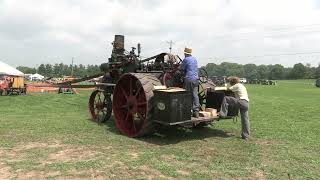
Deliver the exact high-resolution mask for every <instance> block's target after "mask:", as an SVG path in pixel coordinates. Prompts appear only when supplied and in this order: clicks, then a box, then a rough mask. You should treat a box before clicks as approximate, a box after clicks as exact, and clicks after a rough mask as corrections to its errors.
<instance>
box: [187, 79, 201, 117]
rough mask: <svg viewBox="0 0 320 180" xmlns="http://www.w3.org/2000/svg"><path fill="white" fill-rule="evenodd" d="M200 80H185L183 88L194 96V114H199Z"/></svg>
mask: <svg viewBox="0 0 320 180" xmlns="http://www.w3.org/2000/svg"><path fill="white" fill-rule="evenodd" d="M198 85H199V81H198V80H193V81H191V80H187V79H185V80H184V84H183V88H184V89H185V90H187V91H189V92H191V94H192V110H193V112H199V108H200V103H199V96H198Z"/></svg>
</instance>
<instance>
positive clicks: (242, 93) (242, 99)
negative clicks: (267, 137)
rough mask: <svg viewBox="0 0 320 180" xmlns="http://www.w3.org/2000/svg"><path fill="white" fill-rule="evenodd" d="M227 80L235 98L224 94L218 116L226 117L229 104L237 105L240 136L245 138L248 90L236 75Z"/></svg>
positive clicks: (246, 131) (247, 120) (248, 127)
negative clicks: (240, 128) (240, 129)
mask: <svg viewBox="0 0 320 180" xmlns="http://www.w3.org/2000/svg"><path fill="white" fill-rule="evenodd" d="M228 81H229V82H230V85H231V86H229V87H228V89H229V90H231V91H232V92H233V93H234V95H235V98H234V97H231V96H225V98H224V100H223V102H222V105H221V110H220V112H219V116H220V117H221V118H223V117H226V116H227V115H228V107H229V106H236V107H239V109H240V115H241V125H242V132H241V137H242V139H244V140H247V139H248V138H249V136H250V122H249V115H248V114H249V113H248V111H249V97H248V92H247V89H246V87H245V86H244V85H243V84H241V83H240V79H239V78H238V77H229V78H228Z"/></svg>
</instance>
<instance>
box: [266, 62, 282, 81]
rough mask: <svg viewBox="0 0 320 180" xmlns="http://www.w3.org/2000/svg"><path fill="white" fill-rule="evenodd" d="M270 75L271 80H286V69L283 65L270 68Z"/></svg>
mask: <svg viewBox="0 0 320 180" xmlns="http://www.w3.org/2000/svg"><path fill="white" fill-rule="evenodd" d="M269 68H270V73H269V79H283V78H284V67H283V66H282V65H281V64H276V65H271V66H269Z"/></svg>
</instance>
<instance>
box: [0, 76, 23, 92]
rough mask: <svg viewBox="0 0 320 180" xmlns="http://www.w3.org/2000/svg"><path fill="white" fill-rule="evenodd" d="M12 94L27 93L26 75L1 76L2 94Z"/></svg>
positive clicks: (0, 89) (0, 90)
mask: <svg viewBox="0 0 320 180" xmlns="http://www.w3.org/2000/svg"><path fill="white" fill-rule="evenodd" d="M12 94H18V95H20V94H26V85H25V84H24V77H19V76H0V96H2V95H12Z"/></svg>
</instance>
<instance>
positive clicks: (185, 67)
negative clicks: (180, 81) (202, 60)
mask: <svg viewBox="0 0 320 180" xmlns="http://www.w3.org/2000/svg"><path fill="white" fill-rule="evenodd" d="M191 54H192V49H190V48H185V49H184V56H185V58H184V59H183V61H182V63H181V65H180V69H181V70H182V72H184V75H185V77H184V85H183V86H184V89H186V90H187V91H189V92H191V93H192V102H193V104H192V111H193V117H199V108H200V103H199V96H198V85H199V76H198V62H197V60H196V58H194V57H193V56H192V55H191Z"/></svg>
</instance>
